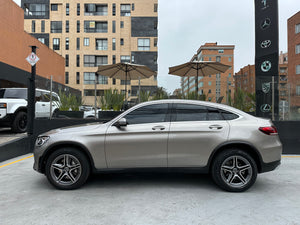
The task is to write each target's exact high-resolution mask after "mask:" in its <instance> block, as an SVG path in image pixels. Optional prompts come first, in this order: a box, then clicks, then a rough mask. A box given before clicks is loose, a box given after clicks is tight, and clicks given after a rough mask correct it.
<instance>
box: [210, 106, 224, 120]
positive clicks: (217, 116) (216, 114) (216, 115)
mask: <svg viewBox="0 0 300 225" xmlns="http://www.w3.org/2000/svg"><path fill="white" fill-rule="evenodd" d="M207 109H208V117H207V120H224V118H223V117H222V115H221V113H220V111H219V110H218V109H216V108H211V107H208V108H207Z"/></svg>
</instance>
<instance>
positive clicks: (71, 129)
mask: <svg viewBox="0 0 300 225" xmlns="http://www.w3.org/2000/svg"><path fill="white" fill-rule="evenodd" d="M100 127H103V128H105V127H106V126H105V125H104V124H99V122H96V123H87V124H80V125H74V126H68V127H62V128H58V129H54V130H50V131H48V132H46V133H44V134H42V135H46V136H48V135H53V134H68V133H78V132H80V133H84V132H90V131H93V130H95V129H97V128H100Z"/></svg>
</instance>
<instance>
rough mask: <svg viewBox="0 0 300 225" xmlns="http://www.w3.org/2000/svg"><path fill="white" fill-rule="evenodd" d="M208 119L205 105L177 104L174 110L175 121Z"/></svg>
mask: <svg viewBox="0 0 300 225" xmlns="http://www.w3.org/2000/svg"><path fill="white" fill-rule="evenodd" d="M204 120H207V109H206V107H205V106H201V105H193V104H176V105H175V109H174V112H173V121H178V122H179V121H204Z"/></svg>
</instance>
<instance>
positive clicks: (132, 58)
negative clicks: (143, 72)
mask: <svg viewBox="0 0 300 225" xmlns="http://www.w3.org/2000/svg"><path fill="white" fill-rule="evenodd" d="M131 63H134V55H132V56H131Z"/></svg>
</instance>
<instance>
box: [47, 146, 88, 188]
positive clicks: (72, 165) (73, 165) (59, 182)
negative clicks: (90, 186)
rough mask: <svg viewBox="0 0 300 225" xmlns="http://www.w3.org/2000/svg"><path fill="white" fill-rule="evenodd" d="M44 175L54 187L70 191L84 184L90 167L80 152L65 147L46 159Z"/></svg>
mask: <svg viewBox="0 0 300 225" xmlns="http://www.w3.org/2000/svg"><path fill="white" fill-rule="evenodd" d="M45 173H46V176H47V178H48V180H49V182H50V183H51V184H52V185H53V186H54V187H56V188H58V189H61V190H72V189H76V188H79V187H81V186H82V185H83V184H84V183H85V182H86V180H87V179H88V177H89V175H90V165H89V161H88V159H87V158H86V156H85V155H84V154H83V153H82V152H80V151H79V150H77V149H75V148H70V147H66V148H61V149H58V150H56V151H55V152H53V153H52V154H51V155H50V156H49V157H48V159H47V161H46V168H45Z"/></svg>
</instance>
